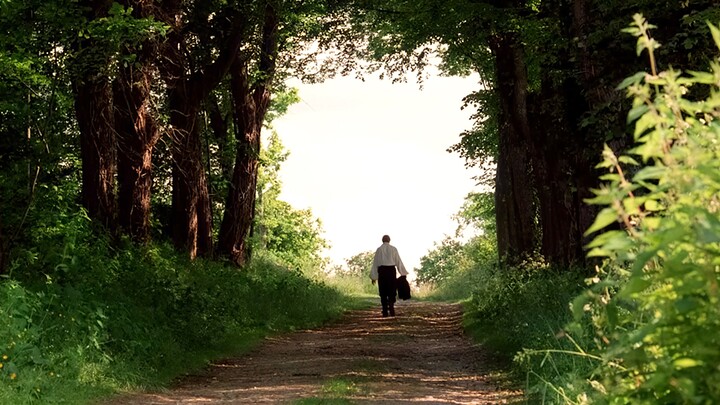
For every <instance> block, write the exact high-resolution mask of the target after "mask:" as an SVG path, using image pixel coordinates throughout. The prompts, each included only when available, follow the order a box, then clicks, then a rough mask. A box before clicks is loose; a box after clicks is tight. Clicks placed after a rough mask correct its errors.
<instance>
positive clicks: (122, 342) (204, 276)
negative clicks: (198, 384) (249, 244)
mask: <svg viewBox="0 0 720 405" xmlns="http://www.w3.org/2000/svg"><path fill="white" fill-rule="evenodd" d="M51 191H52V192H49V193H47V196H48V197H47V198H45V197H43V195H42V193H40V195H39V199H38V201H37V204H38V208H40V209H36V210H33V214H32V215H33V217H32V218H30V220H31V222H32V227H31V228H29V229H32V230H33V231H34V232H32V233H29V234H28V236H27V240H26V241H24V246H26V247H25V248H16V249H15V250H14V252H13V261H12V263H11V264H10V267H9V271H10V275H9V277H6V278H5V279H3V280H2V281H0V363H1V364H2V366H0V381H1V382H0V403H33V402H37V403H56V402H63V401H64V402H67V403H82V402H85V401H87V400H88V399H89V398H93V397H97V396H99V395H105V394H108V393H111V392H115V391H117V390H121V389H125V388H127V387H143V386H157V385H160V384H164V383H166V382H168V381H169V380H170V379H171V378H173V377H174V376H176V375H178V374H179V373H181V372H184V371H187V370H190V369H192V368H195V367H199V366H201V365H203V364H204V363H205V362H206V361H207V360H208V359H210V358H212V357H214V356H218V355H220V354H223V355H228V354H229V353H232V352H236V351H238V350H242V349H243V348H244V347H246V346H247V345H248V344H250V343H252V342H255V341H257V339H258V338H259V337H261V336H263V335H265V334H267V333H273V332H276V331H282V330H288V329H294V328H301V327H308V326H310V325H315V324H318V323H319V322H322V321H324V320H327V319H329V318H330V317H334V316H337V315H339V314H340V313H341V311H343V310H344V309H345V308H347V307H348V306H350V304H351V303H350V302H349V300H348V298H347V297H346V296H344V295H343V294H341V293H340V292H339V291H338V290H336V289H334V288H331V287H329V286H328V285H326V284H325V283H323V282H321V281H318V280H315V279H311V278H308V277H307V276H305V275H304V274H303V273H301V272H299V271H295V270H289V269H287V268H285V267H282V266H280V265H277V264H275V262H274V261H272V260H271V259H268V258H264V257H262V255H260V256H259V257H258V258H257V259H256V260H254V261H253V262H252V263H251V264H250V265H249V266H248V267H247V268H244V269H238V268H236V267H234V266H229V265H225V264H223V263H218V262H213V261H205V260H196V261H193V262H190V261H188V260H186V259H184V258H183V257H182V256H181V255H178V254H177V253H176V252H175V250H174V249H173V248H172V247H171V246H169V245H165V244H156V245H151V246H148V247H137V246H134V245H133V244H131V243H125V244H123V243H122V242H112V243H111V241H110V240H108V239H106V238H104V237H103V236H102V234H101V233H98V232H95V231H94V230H93V229H92V226H91V225H92V224H91V222H90V221H89V220H88V218H87V216H86V215H84V214H83V212H82V211H81V210H79V209H78V208H77V207H76V205H75V204H74V202H73V201H72V199H64V198H63V196H64V195H72V194H73V190H68V191H67V193H64V192H63V191H62V190H59V191H58V190H51ZM51 195H52V196H55V197H54V199H55V202H54V203H53V202H52V201H51V199H52V198H51V197H50V196H51ZM53 204H56V207H57V208H56V207H54V206H53Z"/></svg>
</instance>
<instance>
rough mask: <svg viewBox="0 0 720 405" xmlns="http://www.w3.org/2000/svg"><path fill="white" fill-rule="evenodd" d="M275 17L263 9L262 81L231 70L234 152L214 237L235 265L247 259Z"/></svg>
mask: <svg viewBox="0 0 720 405" xmlns="http://www.w3.org/2000/svg"><path fill="white" fill-rule="evenodd" d="M278 24H279V23H278V16H277V13H276V10H275V9H274V8H273V7H272V6H271V5H270V4H268V5H267V6H266V9H265V18H264V23H263V36H262V43H261V53H260V61H259V71H260V76H261V77H262V79H261V80H260V81H259V82H257V83H256V84H255V85H251V84H250V82H249V75H248V67H247V65H246V64H245V63H244V61H241V60H237V61H236V63H235V64H234V66H233V68H232V69H231V91H232V99H233V103H234V110H235V117H234V118H235V134H236V137H237V141H238V145H237V153H236V158H235V168H234V170H233V178H232V182H231V184H230V188H229V190H228V196H227V200H226V203H225V212H224V215H223V222H222V225H221V227H220V234H219V238H218V253H219V254H220V255H222V256H225V257H228V258H230V260H232V261H233V262H234V263H235V264H237V265H238V266H242V265H243V264H245V263H247V261H248V260H249V259H250V256H251V244H250V241H249V237H250V236H251V235H252V227H253V221H254V218H255V204H256V193H257V190H256V188H257V176H258V167H259V157H260V135H261V131H262V125H263V122H264V120H265V114H266V113H267V110H268V108H269V106H270V84H271V83H272V78H273V75H274V73H275V59H276V57H277V46H278V27H279V25H278Z"/></svg>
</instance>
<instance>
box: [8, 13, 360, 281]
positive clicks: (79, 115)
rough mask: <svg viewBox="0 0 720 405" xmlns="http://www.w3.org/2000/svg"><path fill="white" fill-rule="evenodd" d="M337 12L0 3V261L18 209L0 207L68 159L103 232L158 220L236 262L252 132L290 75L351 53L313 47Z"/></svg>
mask: <svg viewBox="0 0 720 405" xmlns="http://www.w3.org/2000/svg"><path fill="white" fill-rule="evenodd" d="M342 16H343V12H342V11H341V10H340V8H339V7H335V6H333V5H332V4H330V2H326V1H322V0H321V1H302V2H297V1H285V0H262V1H208V2H185V1H180V0H173V1H159V0H120V1H110V0H104V1H67V0H53V1H6V2H2V4H0V26H2V27H3V32H7V33H10V34H9V35H4V36H3V37H2V38H0V50H1V53H0V93H1V94H2V97H1V100H2V101H0V135H1V136H0V156H1V157H2V159H0V162H1V163H0V166H2V167H0V170H2V172H3V174H4V179H3V181H2V187H3V190H2V191H3V193H2V194H3V197H2V203H3V207H4V208H3V215H2V219H1V220H0V266H3V265H4V264H6V262H7V260H6V258H7V255H8V252H9V250H10V249H11V244H12V243H15V242H17V240H18V235H20V234H21V230H22V228H23V227H24V225H25V219H26V214H27V212H25V213H24V214H25V215H23V212H12V211H11V210H9V209H8V207H13V206H15V207H28V206H29V205H30V203H29V201H30V200H31V199H32V196H33V195H34V194H35V192H36V188H37V186H38V185H52V184H55V185H57V184H59V182H60V181H61V180H62V179H63V178H65V177H66V176H68V175H74V174H75V173H78V169H80V173H81V179H80V180H81V181H80V183H81V185H82V186H81V198H80V200H81V203H82V205H83V206H84V207H85V208H86V210H87V213H88V215H89V216H90V218H91V219H93V220H94V221H95V222H96V223H98V224H101V225H102V226H103V227H104V229H107V230H108V231H110V232H111V233H113V234H115V235H127V236H128V237H130V238H132V239H133V240H135V241H136V242H139V243H145V242H147V241H149V240H150V239H151V238H152V235H153V231H154V230H160V229H162V230H164V231H165V232H166V233H167V234H168V235H169V236H171V238H172V240H173V243H174V244H175V246H176V247H177V248H178V249H180V250H182V251H185V252H187V254H188V256H189V257H191V258H194V257H196V256H212V255H216V254H217V255H220V256H223V257H227V258H229V259H230V260H232V261H233V262H235V263H237V264H239V265H241V264H243V263H245V262H246V261H247V260H248V258H249V255H250V245H249V236H250V234H251V232H252V229H253V222H254V216H255V211H256V204H257V201H256V196H257V195H258V193H256V189H257V186H258V168H259V165H260V150H261V148H260V140H261V130H262V129H263V126H264V125H265V124H266V123H267V122H269V121H271V120H272V118H273V117H275V116H277V114H278V113H281V112H282V111H283V110H284V109H286V108H287V106H288V103H289V102H291V101H292V100H293V99H297V96H296V95H293V93H292V92H289V91H287V90H286V89H285V88H284V87H283V82H284V79H285V78H286V77H287V75H293V76H296V77H302V78H304V79H306V80H321V79H322V78H324V77H327V76H328V75H330V74H333V73H335V72H336V71H338V70H339V68H338V66H341V65H342V64H343V63H344V62H348V63H350V61H351V59H348V58H343V55H344V54H343V53H342V52H336V53H335V54H334V55H333V56H332V57H324V58H323V59H322V60H320V59H318V58H317V57H316V55H319V54H321V53H323V54H325V55H327V49H328V48H330V47H335V48H337V46H335V45H334V43H336V42H339V41H340V39H339V38H341V37H340V36H338V35H337V32H338V29H337V27H340V26H341V21H342V20H343V18H342ZM273 95H274V96H275V97H273ZM78 145H79V150H78ZM23 184H26V185H27V187H23ZM166 207H167V209H166ZM286 208H287V207H286ZM286 211H287V210H286ZM153 218H154V219H156V220H159V223H157V225H158V226H156V227H153V225H152V224H153V222H152V221H153ZM306 219H307V218H304V217H303V219H302V220H303V221H305V220H306ZM216 223H220V227H219V230H216V229H215V224H216ZM313 241H314V240H313ZM308 243H314V242H308ZM0 268H1V267H0Z"/></svg>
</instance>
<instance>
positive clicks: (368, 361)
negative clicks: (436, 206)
mask: <svg viewBox="0 0 720 405" xmlns="http://www.w3.org/2000/svg"><path fill="white" fill-rule="evenodd" d="M378 307H379V305H378ZM396 309H397V316H396V317H395V318H381V317H380V316H379V309H377V308H374V309H368V310H361V311H353V312H350V313H348V314H347V315H346V316H345V317H343V319H342V320H340V321H338V322H336V323H333V324H332V325H329V326H326V327H323V328H320V329H316V330H308V331H302V332H296V333H292V334H287V335H283V336H280V337H275V338H269V339H267V340H265V341H264V342H263V343H262V344H261V345H260V346H258V347H257V348H256V349H254V350H252V351H251V352H249V353H248V354H246V355H244V356H242V357H239V358H234V359H226V360H223V361H218V362H215V363H213V364H211V365H210V366H209V367H208V368H207V369H206V370H204V371H203V372H201V373H200V374H198V375H192V376H187V377H185V378H183V379H181V380H180V381H178V382H177V383H176V384H175V386H174V387H172V388H171V389H169V390H167V391H164V392H155V393H145V394H137V395H131V396H123V397H119V398H115V399H114V400H113V401H110V402H108V403H109V404H259V403H268V404H293V403H303V400H305V401H307V402H306V403H310V401H309V400H308V399H313V398H314V399H316V400H317V402H312V403H321V402H320V400H321V399H323V400H327V402H323V403H347V404H504V403H512V402H516V401H519V400H520V399H521V398H522V395H521V393H520V392H518V391H512V390H507V389H503V388H499V387H498V386H497V384H496V382H495V381H494V380H493V378H492V377H491V376H490V373H492V371H493V370H492V369H491V367H490V366H489V365H488V364H489V363H488V362H487V356H484V355H483V353H482V351H481V350H480V349H479V348H478V347H477V346H475V345H474V344H473V343H472V342H471V341H470V339H469V338H468V337H467V336H465V335H463V331H462V327H461V317H462V314H461V308H460V306H459V305H454V304H443V303H428V302H401V303H398V304H397V307H396ZM333 387H335V388H333ZM337 387H341V389H340V391H341V392H338V388H337ZM338 397H341V398H342V401H341V400H339V399H338ZM333 398H334V399H335V400H334V401H332V399H333Z"/></svg>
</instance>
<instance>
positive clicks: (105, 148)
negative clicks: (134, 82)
mask: <svg viewBox="0 0 720 405" xmlns="http://www.w3.org/2000/svg"><path fill="white" fill-rule="evenodd" d="M73 92H74V98H75V114H76V117H77V122H78V127H79V129H80V157H81V160H82V201H83V205H84V206H85V209H87V211H88V215H89V217H90V218H92V219H94V220H97V221H98V222H99V223H101V224H103V225H104V226H105V227H106V228H108V229H110V230H112V229H114V228H115V220H116V211H117V204H116V202H115V164H116V153H117V152H116V149H115V134H114V130H113V114H112V102H111V100H112V91H111V86H110V82H109V80H108V78H107V77H105V76H103V75H100V74H93V75H87V76H85V77H84V78H78V79H75V80H74V82H73Z"/></svg>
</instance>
